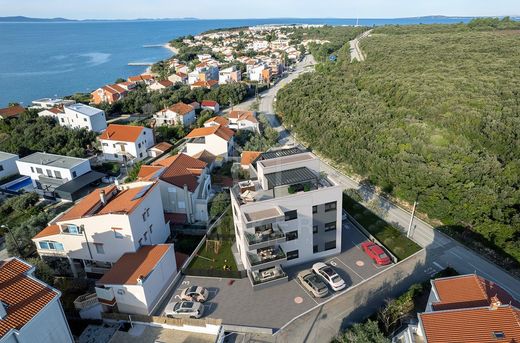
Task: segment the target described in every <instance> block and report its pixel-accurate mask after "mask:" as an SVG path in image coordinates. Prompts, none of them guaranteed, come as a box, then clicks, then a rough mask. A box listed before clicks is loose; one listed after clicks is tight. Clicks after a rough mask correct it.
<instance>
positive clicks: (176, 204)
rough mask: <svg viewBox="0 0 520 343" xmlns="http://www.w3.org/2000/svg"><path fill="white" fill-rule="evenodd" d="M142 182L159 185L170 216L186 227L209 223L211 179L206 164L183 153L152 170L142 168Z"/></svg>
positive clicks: (157, 164) (153, 166)
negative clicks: (192, 224)
mask: <svg viewBox="0 0 520 343" xmlns="http://www.w3.org/2000/svg"><path fill="white" fill-rule="evenodd" d="M138 178H139V180H141V181H157V182H158V183H159V188H160V190H161V198H162V206H163V208H164V211H165V212H166V214H167V216H168V215H172V216H173V218H182V220H181V221H180V222H182V223H194V222H207V221H208V217H209V216H208V201H209V199H210V196H211V176H210V174H209V170H208V168H207V163H206V162H203V161H201V160H198V159H196V158H193V157H190V156H188V155H186V154H183V153H179V154H177V155H175V156H171V157H169V158H166V159H164V160H161V161H157V162H156V163H154V164H153V165H151V166H148V165H146V166H141V170H140V171H139V174H138ZM173 221H175V222H179V220H173Z"/></svg>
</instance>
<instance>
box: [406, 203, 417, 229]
mask: <svg viewBox="0 0 520 343" xmlns="http://www.w3.org/2000/svg"><path fill="white" fill-rule="evenodd" d="M417 204H418V202H417V200H415V201H414V202H413V209H412V216H411V217H410V225H408V232H407V233H406V237H408V238H410V231H412V224H413V217H414V216H415V208H416V207H417Z"/></svg>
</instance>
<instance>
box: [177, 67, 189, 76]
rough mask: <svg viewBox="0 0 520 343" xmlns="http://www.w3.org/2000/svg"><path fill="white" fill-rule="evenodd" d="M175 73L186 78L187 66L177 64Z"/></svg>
mask: <svg viewBox="0 0 520 343" xmlns="http://www.w3.org/2000/svg"><path fill="white" fill-rule="evenodd" d="M175 72H176V73H182V74H184V75H186V77H188V66H187V65H185V64H177V65H176V66H175Z"/></svg>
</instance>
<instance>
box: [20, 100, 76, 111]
mask: <svg viewBox="0 0 520 343" xmlns="http://www.w3.org/2000/svg"><path fill="white" fill-rule="evenodd" d="M75 103H76V101H75V100H64V99H54V98H42V99H37V100H33V101H32V106H31V107H30V108H31V109H51V108H54V107H63V106H68V105H72V104H75Z"/></svg>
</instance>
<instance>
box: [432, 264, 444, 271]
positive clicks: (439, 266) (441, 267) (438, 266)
mask: <svg viewBox="0 0 520 343" xmlns="http://www.w3.org/2000/svg"><path fill="white" fill-rule="evenodd" d="M433 264H434V265H435V266H436V267H437V268H439V269H440V270H443V269H444V267H443V266H441V265H440V264H438V263H437V262H433Z"/></svg>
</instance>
